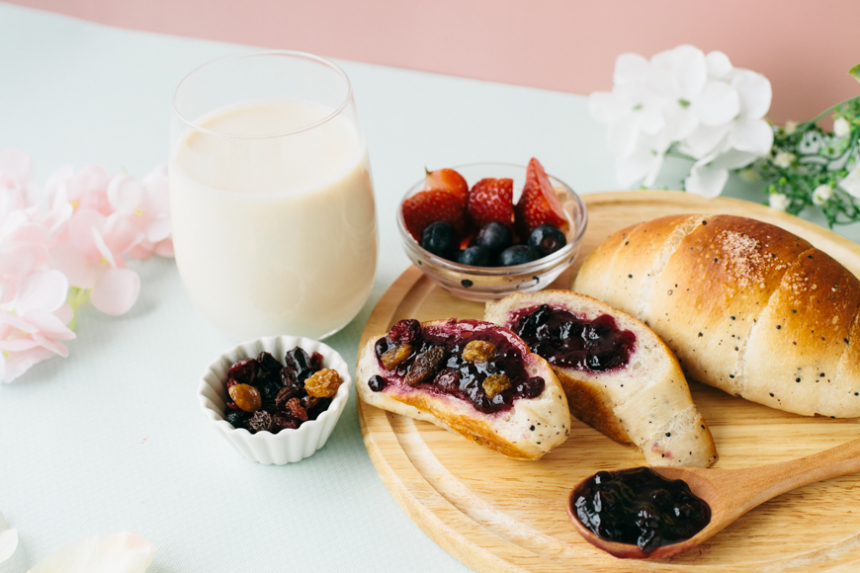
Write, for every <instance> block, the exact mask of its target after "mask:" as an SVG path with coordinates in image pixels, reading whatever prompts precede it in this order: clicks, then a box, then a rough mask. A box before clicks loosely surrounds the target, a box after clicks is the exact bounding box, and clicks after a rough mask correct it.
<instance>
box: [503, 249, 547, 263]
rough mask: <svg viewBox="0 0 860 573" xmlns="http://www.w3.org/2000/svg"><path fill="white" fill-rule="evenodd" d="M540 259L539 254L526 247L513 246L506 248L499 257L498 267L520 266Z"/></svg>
mask: <svg viewBox="0 0 860 573" xmlns="http://www.w3.org/2000/svg"><path fill="white" fill-rule="evenodd" d="M539 258H540V254H539V253H538V252H537V251H536V250H534V249H533V248H531V247H528V246H526V245H514V246H513V247H508V248H507V249H505V250H504V251H502V254H500V255H499V266H502V267H510V266H511V265H522V264H524V263H530V262H532V261H536V260H537V259H539Z"/></svg>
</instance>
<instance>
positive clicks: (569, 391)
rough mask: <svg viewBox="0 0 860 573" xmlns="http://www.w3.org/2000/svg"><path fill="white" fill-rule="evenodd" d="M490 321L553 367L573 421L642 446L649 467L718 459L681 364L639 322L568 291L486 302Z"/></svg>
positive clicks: (706, 463) (703, 463)
mask: <svg viewBox="0 0 860 573" xmlns="http://www.w3.org/2000/svg"><path fill="white" fill-rule="evenodd" d="M484 318H485V319H486V320H488V321H490V322H495V323H496V324H500V325H503V326H506V327H508V328H510V329H511V330H513V331H514V332H515V333H517V334H518V335H519V336H520V337H521V338H522V339H523V340H524V341H525V342H526V344H528V345H529V347H530V349H531V350H532V352H535V353H537V354H539V355H541V356H543V357H544V358H545V359H546V360H547V361H548V362H549V363H550V365H551V366H552V368H553V370H555V373H556V375H557V376H558V378H559V380H560V381H561V385H562V387H563V388H564V390H565V393H566V395H567V401H568V404H569V405H570V411H571V413H572V414H573V415H574V416H576V417H577V418H579V419H580V420H582V421H583V422H585V423H587V424H589V425H591V426H593V427H594V428H596V429H598V430H600V431H601V432H603V433H604V434H606V435H607V436H609V437H610V438H612V439H614V440H616V441H618V442H621V443H627V444H633V445H635V446H637V447H638V448H639V449H641V450H642V453H644V454H645V460H646V461H647V463H648V464H651V465H682V466H693V467H707V466H709V465H711V464H712V463H714V461H716V459H717V454H716V449H715V447H714V440H713V438H712V437H711V432H710V430H708V426H707V424H706V423H705V421H704V420H703V419H702V416H701V414H700V413H699V411H698V410H697V409H696V406H695V404H694V403H693V399H692V397H691V396H690V389H689V387H688V386H687V381H686V379H685V378H684V374H683V373H682V372H681V368H680V366H679V365H678V361H677V360H676V359H675V356H673V355H672V353H671V352H670V351H669V349H668V348H667V347H666V345H665V344H664V343H663V341H662V340H660V338H659V337H657V335H656V334H654V333H653V332H652V331H651V330H650V329H649V328H648V327H647V326H645V325H644V324H642V323H641V322H639V321H638V320H636V319H634V318H632V317H630V316H628V315H626V314H624V313H621V312H618V311H616V310H613V309H612V308H610V307H609V306H607V305H605V304H603V303H602V302H600V301H598V300H595V299H593V298H591V297H588V296H583V295H580V294H576V293H573V292H571V291H562V290H544V291H541V292H537V293H533V294H526V293H515V294H512V295H510V296H508V297H506V298H504V299H502V300H500V301H497V302H490V303H487V307H486V312H485V315H484Z"/></svg>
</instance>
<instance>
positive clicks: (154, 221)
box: [107, 164, 173, 259]
mask: <svg viewBox="0 0 860 573" xmlns="http://www.w3.org/2000/svg"><path fill="white" fill-rule="evenodd" d="M107 193H108V200H109V201H110V204H111V207H113V208H114V210H115V212H116V213H117V214H119V215H120V216H122V217H125V218H126V219H127V220H128V221H129V222H130V223H131V224H132V225H133V226H135V227H136V228H137V229H139V230H140V232H141V233H142V234H143V240H141V241H140V242H139V243H138V244H137V245H135V246H134V248H132V249H131V250H130V251H129V253H128V254H129V255H130V256H132V257H134V258H136V259H143V258H146V257H148V256H150V255H152V254H153V253H155V254H157V255H161V256H162V257H172V256H173V239H172V238H171V226H170V202H169V196H168V185H167V166H166V165H164V164H162V165H159V166H158V167H156V168H155V170H154V171H153V172H152V173H150V174H149V175H147V176H146V177H145V178H144V179H143V181H137V180H136V179H134V178H133V177H131V176H130V175H117V176H116V177H114V178H113V179H111V182H110V185H108V191H107Z"/></svg>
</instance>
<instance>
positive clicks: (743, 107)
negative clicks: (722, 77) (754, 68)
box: [732, 70, 773, 119]
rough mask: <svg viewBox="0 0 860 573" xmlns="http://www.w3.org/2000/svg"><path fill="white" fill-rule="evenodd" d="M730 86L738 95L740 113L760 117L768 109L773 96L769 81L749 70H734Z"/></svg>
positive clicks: (751, 117)
mask: <svg viewBox="0 0 860 573" xmlns="http://www.w3.org/2000/svg"><path fill="white" fill-rule="evenodd" d="M732 87H734V88H735V89H736V90H737V92H738V95H739V96H740V114H741V115H742V116H743V117H745V118H747V119H761V118H763V117H764V116H765V115H767V112H768V110H769V109H770V101H771V98H772V97H773V92H772V91H771V87H770V81H769V80H768V79H767V78H766V77H764V76H763V75H761V74H757V73H755V72H751V71H749V70H735V74H734V76H733V77H732Z"/></svg>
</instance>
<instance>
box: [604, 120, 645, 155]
mask: <svg viewBox="0 0 860 573" xmlns="http://www.w3.org/2000/svg"><path fill="white" fill-rule="evenodd" d="M640 121H641V120H640V118H639V117H630V118H628V119H625V120H623V121H619V122H616V123H613V124H612V125H610V126H609V130H608V131H607V141H608V142H609V149H611V150H612V153H613V155H615V156H616V157H621V158H623V157H627V156H628V155H630V154H631V153H632V152H633V149H634V148H635V147H636V140H637V138H638V136H639V124H640Z"/></svg>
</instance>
